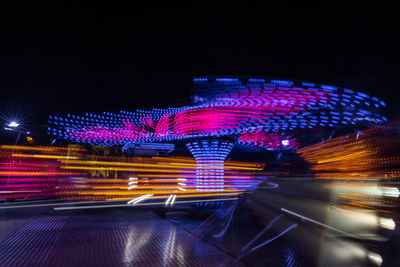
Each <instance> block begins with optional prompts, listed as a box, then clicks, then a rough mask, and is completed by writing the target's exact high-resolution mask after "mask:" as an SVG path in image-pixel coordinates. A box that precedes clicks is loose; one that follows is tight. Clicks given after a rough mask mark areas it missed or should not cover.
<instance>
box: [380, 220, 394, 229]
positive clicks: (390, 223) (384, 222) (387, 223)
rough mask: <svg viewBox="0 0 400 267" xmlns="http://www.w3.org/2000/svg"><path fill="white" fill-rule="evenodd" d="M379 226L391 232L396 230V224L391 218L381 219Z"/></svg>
mask: <svg viewBox="0 0 400 267" xmlns="http://www.w3.org/2000/svg"><path fill="white" fill-rule="evenodd" d="M379 226H380V227H382V228H386V229H389V230H394V229H395V228H396V223H395V222H394V221H393V219H390V218H379Z"/></svg>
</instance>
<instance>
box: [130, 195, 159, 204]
mask: <svg viewBox="0 0 400 267" xmlns="http://www.w3.org/2000/svg"><path fill="white" fill-rule="evenodd" d="M152 196H153V194H147V195H143V196H140V197H137V198H134V199H132V200H130V201H128V202H127V203H126V204H128V205H135V204H137V203H139V202H141V201H143V200H145V199H147V198H149V197H152Z"/></svg>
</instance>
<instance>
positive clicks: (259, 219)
mask: <svg viewBox="0 0 400 267" xmlns="http://www.w3.org/2000/svg"><path fill="white" fill-rule="evenodd" d="M273 182H274V183H277V184H278V185H279V186H278V187H271V186H270V185H271V182H269V183H268V184H267V185H268V186H264V185H263V184H261V185H260V186H259V188H258V190H256V191H254V192H251V193H248V194H245V195H243V196H241V197H240V198H239V200H235V201H230V202H228V201H226V202H224V203H215V202H214V203H190V204H186V205H185V204H179V205H175V206H174V207H173V208H167V209H166V208H164V207H117V208H111V207H110V208H98V209H79V208H80V207H82V206H81V205H72V204H69V205H66V204H63V206H68V207H70V208H71V209H70V210H57V209H54V208H55V207H58V204H60V201H59V200H57V201H56V200H55V201H38V202H32V201H30V202H29V203H30V205H33V204H35V205H37V206H31V207H30V208H22V207H21V205H26V202H25V203H24V202H22V203H17V202H15V203H3V204H0V205H1V206H0V207H1V209H0V212H1V216H2V217H1V222H0V266H399V263H400V257H399V253H398V251H400V246H399V244H398V242H397V241H398V240H399V231H398V229H396V228H394V229H392V228H391V227H392V225H391V224H386V225H383V226H385V227H382V225H381V221H380V218H381V217H382V216H383V215H382V212H381V211H371V210H368V209H363V210H360V209H357V210H351V209H349V208H347V209H345V208H343V207H341V208H339V207H338V204H343V203H346V201H345V200H343V199H346V198H345V197H346V195H345V194H343V192H342V191H340V187H335V188H333V189H332V187H331V186H330V182H329V181H315V180H310V179H303V180H301V179H300V180H296V179H293V178H291V179H290V180H285V179H277V180H273ZM367 185H368V186H369V187H372V186H373V185H371V184H367ZM338 188H339V189H338ZM346 189H347V190H349V185H346ZM343 201H344V202H343ZM53 204H56V205H55V206H50V205H53ZM42 205H46V206H42ZM390 210H391V211H390V215H391V218H393V219H394V221H396V222H397V221H398V212H396V210H395V209H393V208H391V209H390ZM380 216H381V217H380ZM395 227H396V226H395ZM389 228H390V229H389Z"/></svg>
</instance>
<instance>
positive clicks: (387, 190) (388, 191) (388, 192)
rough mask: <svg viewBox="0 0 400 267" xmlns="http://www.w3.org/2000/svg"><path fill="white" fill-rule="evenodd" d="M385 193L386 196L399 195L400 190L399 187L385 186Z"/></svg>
mask: <svg viewBox="0 0 400 267" xmlns="http://www.w3.org/2000/svg"><path fill="white" fill-rule="evenodd" d="M382 190H383V195H384V196H385V197H399V196H400V191H399V189H398V188H397V187H383V188H382Z"/></svg>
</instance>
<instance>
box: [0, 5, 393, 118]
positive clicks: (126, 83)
mask: <svg viewBox="0 0 400 267" xmlns="http://www.w3.org/2000/svg"><path fill="white" fill-rule="evenodd" d="M3 20H4V22H3V23H2V25H3V26H5V27H4V28H3V30H2V33H1V39H0V56H1V60H0V90H1V100H0V102H1V107H0V112H1V114H3V116H4V115H7V114H13V113H17V112H18V113H19V114H24V115H25V116H26V121H27V122H28V124H30V125H34V124H38V123H45V121H46V118H47V116H48V114H54V113H67V112H70V113H74V112H100V111H103V110H109V111H119V110H121V109H124V110H135V109H137V108H151V107H166V106H181V105H184V104H187V103H188V101H189V97H190V95H191V92H190V88H189V87H190V83H191V79H192V78H193V77H195V76H202V75H228V76H234V75H254V76H272V77H280V78H288V79H298V80H306V81H317V82H321V83H325V84H331V85H336V86H342V87H348V88H353V89H358V90H361V91H365V92H367V93H370V94H373V95H375V96H377V97H380V98H381V99H383V100H384V101H386V102H387V103H388V105H389V107H390V108H389V109H388V113H389V116H390V117H391V118H399V117H400V105H399V99H400V97H399V96H400V89H399V86H398V81H397V79H398V72H399V70H400V63H399V59H400V58H399V52H398V50H399V47H400V42H399V40H398V39H397V35H398V30H396V27H397V17H396V16H390V15H388V14H387V13H382V14H378V13H376V12H368V13H362V12H360V13H353V12H348V13H347V14H339V13H336V12H331V11H330V10H329V9H320V8H311V9H305V8H304V9H280V10H270V9H254V10H241V11H240V12H230V11H225V10H215V11H212V9H193V10H187V9H178V10H174V9H168V10H165V9H164V10H154V9H132V10H122V11H121V10H118V11H116V10H101V11H99V10H90V9H71V8H68V9H63V10H57V11H52V12H48V11H46V10H41V11H36V10H35V11H33V10H32V11H29V10H28V11H24V12H21V13H17V14H9V15H8V16H6V17H5V18H3ZM185 101H186V102H185Z"/></svg>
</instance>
